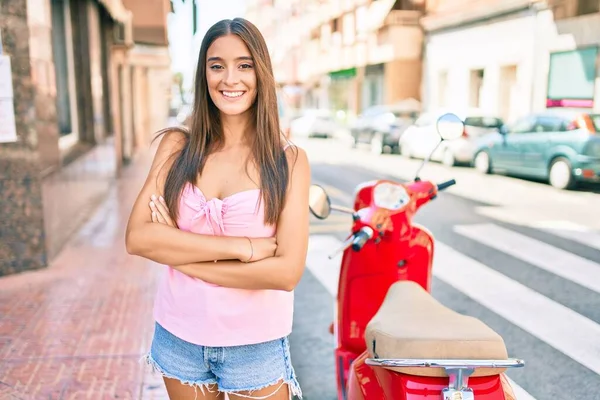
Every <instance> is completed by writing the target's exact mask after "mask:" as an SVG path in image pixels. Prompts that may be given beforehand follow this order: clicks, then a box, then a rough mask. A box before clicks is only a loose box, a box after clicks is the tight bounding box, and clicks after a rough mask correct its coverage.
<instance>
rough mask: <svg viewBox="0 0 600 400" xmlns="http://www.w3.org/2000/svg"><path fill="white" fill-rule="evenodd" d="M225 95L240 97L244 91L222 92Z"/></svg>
mask: <svg viewBox="0 0 600 400" xmlns="http://www.w3.org/2000/svg"><path fill="white" fill-rule="evenodd" d="M222 93H223V96H225V97H240V96H241V95H243V94H244V92H222Z"/></svg>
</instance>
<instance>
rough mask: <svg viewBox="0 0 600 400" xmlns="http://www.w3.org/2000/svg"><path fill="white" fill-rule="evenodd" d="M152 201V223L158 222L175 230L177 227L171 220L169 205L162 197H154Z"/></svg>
mask: <svg viewBox="0 0 600 400" xmlns="http://www.w3.org/2000/svg"><path fill="white" fill-rule="evenodd" d="M150 198H151V200H150V211H151V212H152V222H158V223H160V224H165V225H168V226H170V227H173V228H177V225H176V224H175V222H173V220H172V219H171V215H169V209H168V208H167V203H166V202H165V199H164V198H163V197H162V196H158V197H157V196H156V195H154V194H153V195H152V196H151V197H150Z"/></svg>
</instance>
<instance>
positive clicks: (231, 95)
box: [221, 90, 246, 99]
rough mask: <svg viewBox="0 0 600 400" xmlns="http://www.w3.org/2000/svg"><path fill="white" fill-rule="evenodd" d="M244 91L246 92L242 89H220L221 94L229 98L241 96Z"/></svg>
mask: <svg viewBox="0 0 600 400" xmlns="http://www.w3.org/2000/svg"><path fill="white" fill-rule="evenodd" d="M244 93H246V92H244V91H237V92H230V91H225V90H221V94H222V95H223V96H225V97H227V98H230V99H235V98H238V97H242V96H243V95H244Z"/></svg>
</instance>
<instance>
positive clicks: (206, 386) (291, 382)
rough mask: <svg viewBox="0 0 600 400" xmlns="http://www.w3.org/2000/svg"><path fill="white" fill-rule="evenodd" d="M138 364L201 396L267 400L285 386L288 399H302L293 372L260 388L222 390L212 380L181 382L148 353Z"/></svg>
mask: <svg viewBox="0 0 600 400" xmlns="http://www.w3.org/2000/svg"><path fill="white" fill-rule="evenodd" d="M140 362H144V363H146V364H147V365H149V366H151V367H152V371H153V372H158V373H160V374H161V375H162V376H164V377H165V378H170V379H175V380H178V381H179V382H181V384H182V385H187V386H192V387H194V389H195V390H197V389H198V388H200V391H201V393H202V394H204V393H205V392H204V391H205V390H206V391H207V392H208V393H216V392H222V393H231V394H235V395H236V396H238V397H243V398H247V399H255V400H263V399H268V398H269V397H271V396H273V395H274V394H275V393H277V392H278V391H279V390H280V389H281V388H282V387H283V385H287V386H288V391H289V394H290V397H289V398H290V400H292V399H293V397H294V396H297V397H298V398H299V399H300V400H301V399H302V390H301V389H300V384H299V383H298V379H297V378H296V374H295V373H294V371H293V370H292V373H291V376H290V377H288V378H287V379H284V377H283V376H281V377H280V378H278V379H275V380H273V381H272V382H269V383H267V384H265V385H262V386H257V387H251V388H244V389H237V388H236V389H227V388H223V387H218V386H217V382H216V381H214V380H211V381H208V382H203V381H184V380H181V379H180V378H179V377H177V376H175V375H172V374H169V373H167V372H165V371H164V370H163V369H162V368H161V366H160V365H158V363H157V362H156V361H155V360H154V359H153V358H152V356H151V355H150V353H147V354H145V355H144V356H142V358H140ZM278 382H281V383H280V384H279V386H278V387H277V389H275V391H274V392H273V393H270V394H268V395H266V396H260V397H258V396H253V395H252V392H255V391H258V390H261V389H264V388H267V387H269V386H275V385H276V384H277V383H278ZM211 386H213V387H212V388H211ZM215 387H216V390H215ZM239 392H248V393H249V394H248V395H244V394H240V393H239ZM197 396H198V393H197V392H196V397H197Z"/></svg>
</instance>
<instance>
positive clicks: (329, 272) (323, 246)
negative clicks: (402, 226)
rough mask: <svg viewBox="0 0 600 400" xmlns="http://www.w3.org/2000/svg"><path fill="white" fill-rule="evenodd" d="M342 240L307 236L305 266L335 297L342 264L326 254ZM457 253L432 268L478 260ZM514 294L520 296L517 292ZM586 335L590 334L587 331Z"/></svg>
mask: <svg viewBox="0 0 600 400" xmlns="http://www.w3.org/2000/svg"><path fill="white" fill-rule="evenodd" d="M341 244H342V241H341V240H338V239H337V238H335V237H334V236H331V235H313V236H311V237H310V240H309V252H308V255H307V259H306V267H307V268H308V269H309V270H310V272H311V273H312V274H313V276H314V277H315V278H317V280H319V282H320V283H321V284H322V285H323V287H325V289H326V290H327V292H329V294H330V295H331V296H332V297H333V298H335V297H336V296H337V289H338V281H339V272H340V264H341V259H342V255H341V254H338V255H337V256H336V257H335V258H334V259H332V260H330V259H329V258H328V257H327V256H328V255H329V254H330V253H331V252H332V251H333V250H334V249H337V248H338V247H339V246H341ZM436 244H437V246H438V247H437V249H438V250H439V249H440V247H441V248H443V249H449V248H448V247H447V246H445V245H443V244H441V243H440V242H436ZM443 251H444V250H442V252H443ZM446 251H447V250H446ZM458 255H459V256H460V257H459V259H458V260H457V259H456V257H457V256H456V255H455V254H453V255H452V256H453V257H454V258H453V257H448V258H444V257H442V258H440V257H439V253H438V256H436V267H434V272H435V270H436V268H439V269H446V271H445V272H442V275H443V276H446V275H452V274H451V273H448V271H447V268H445V266H446V265H449V266H450V267H449V268H457V269H461V268H462V266H463V265H467V267H468V266H469V264H473V263H475V264H477V262H476V261H475V260H472V259H469V258H468V257H466V256H464V255H462V254H460V253H458ZM463 258H464V259H467V260H468V261H467V262H464V259H463ZM440 259H441V262H442V263H443V265H442V266H439V265H438V264H439V263H440V261H438V260H440ZM452 265H454V266H452ZM476 268H479V269H482V268H483V269H485V270H490V269H489V268H487V267H485V266H483V265H481V266H479V265H477V266H476ZM435 275H436V276H437V274H435ZM467 275H468V274H467ZM498 275H500V274H498ZM500 276H503V275H500ZM441 279H442V280H444V281H446V283H448V284H451V283H450V282H452V278H449V279H447V280H446V279H443V278H441ZM469 279H471V278H469ZM469 279H467V283H468V280H469ZM504 279H506V280H508V281H510V279H508V278H506V277H504ZM448 281H450V282H448ZM477 283H478V280H477V279H473V282H471V284H472V285H475V286H476V285H477ZM488 283H490V284H493V282H488ZM451 285H452V284H451ZM453 286H454V285H453ZM457 289H458V290H459V291H462V290H461V288H457ZM525 289H527V288H525ZM500 292H502V290H500ZM483 293H485V290H484V291H483ZM507 293H510V292H507ZM465 294H466V295H467V296H469V294H468V293H465ZM538 296H539V297H542V298H544V297H543V296H541V295H538ZM516 298H517V299H519V297H518V296H517V297H516ZM544 299H545V298H544ZM474 300H476V301H478V300H477V299H474ZM501 300H502V299H500V301H501ZM546 300H547V301H548V302H550V303H553V302H552V301H551V300H549V299H546ZM554 304H555V305H556V306H557V307H562V306H560V305H557V304H556V303H554ZM484 305H485V304H484ZM486 306H487V305H486ZM488 308H489V307H488ZM490 309H491V308H490ZM492 311H496V310H495V309H492ZM569 311H570V310H569ZM534 312H535V313H539V309H535V308H534ZM509 314H510V312H509ZM573 314H575V313H573ZM550 315H552V314H551V313H550ZM575 315H579V314H575ZM581 318H583V317H581ZM588 321H589V320H588ZM511 322H512V321H511ZM589 322H590V323H592V324H593V322H591V321H589ZM513 323H514V322H513ZM555 323H556V324H559V323H562V321H561V319H560V318H558V319H556V320H555ZM569 323H570V321H569V320H567V321H566V325H564V326H567V327H568V326H569V325H568V324H569ZM515 325H518V324H515ZM534 325H535V322H534ZM594 325H595V324H594ZM545 326H546V325H544V326H542V328H541V330H543V329H545ZM596 326H597V325H596ZM567 330H568V329H567ZM588 336H593V334H592V335H588ZM567 340H569V337H567ZM507 378H508V376H507ZM509 381H510V384H511V386H512V388H513V390H514V392H515V395H516V396H517V399H518V400H535V398H534V397H533V396H531V395H530V394H529V393H528V392H527V391H526V390H525V389H523V388H522V387H521V386H519V385H518V384H517V383H515V382H514V381H513V380H511V379H510V378H509Z"/></svg>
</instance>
